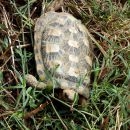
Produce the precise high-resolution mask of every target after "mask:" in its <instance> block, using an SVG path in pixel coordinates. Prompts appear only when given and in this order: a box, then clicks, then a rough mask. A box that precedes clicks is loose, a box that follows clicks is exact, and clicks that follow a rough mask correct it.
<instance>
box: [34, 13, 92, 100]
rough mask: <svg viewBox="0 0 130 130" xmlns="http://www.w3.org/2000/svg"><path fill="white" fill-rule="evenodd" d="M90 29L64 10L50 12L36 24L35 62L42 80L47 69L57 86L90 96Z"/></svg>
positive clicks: (42, 16) (86, 96)
mask: <svg viewBox="0 0 130 130" xmlns="http://www.w3.org/2000/svg"><path fill="white" fill-rule="evenodd" d="M88 34H89V33H88V30H87V29H86V27H85V26H84V25H83V24H82V23H81V21H79V20H77V19H76V18H74V17H73V16H72V15H71V14H68V13H65V12H60V13H58V12H53V11H50V12H47V13H45V14H43V15H41V16H40V18H38V20H37V22H36V24H35V36H34V39H35V45H34V53H35V61H36V68H37V73H38V75H39V77H40V79H41V80H44V79H45V78H46V75H47V74H46V72H49V73H50V74H51V76H53V77H54V78H55V79H56V82H57V83H58V84H57V85H56V86H55V87H56V88H57V87H58V88H61V89H63V90H67V89H69V90H74V91H75V92H78V93H79V94H80V95H83V96H84V97H85V98H88V97H89V88H88V87H87V86H88V84H89V82H90V71H91V67H92V49H91V42H90V39H89V35H88Z"/></svg>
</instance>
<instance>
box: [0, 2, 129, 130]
mask: <svg viewBox="0 0 130 130" xmlns="http://www.w3.org/2000/svg"><path fill="white" fill-rule="evenodd" d="M49 2H50V1H49V0H48V1H47V2H46V5H45V6H46V7H47V5H48V3H49ZM41 3H42V1H41V0H39V1H38V0H34V1H31V0H23V1H18V0H7V1H5V0H1V1H0V119H1V120H0V128H1V130H7V129H10V130H11V129H13V130H14V129H18V130H19V129H22V130H23V129H25V130H39V129H44V130H51V129H53V130H62V129H66V130H67V129H68V130H71V129H72V130H88V129H89V130H101V129H102V130H108V129H110V130H115V129H116V130H120V129H121V130H127V129H130V123H129V122H130V11H129V10H130V1H129V0H122V1H120V0H115V1H114V0H90V1H86V2H85V0H70V1H69V0H65V5H64V7H63V8H64V10H66V11H67V12H69V13H71V14H72V15H73V16H75V17H76V18H77V19H80V20H81V21H82V23H83V24H84V25H85V26H86V27H87V28H88V30H89V31H90V33H91V34H92V36H93V37H94V39H95V42H94V43H93V44H94V62H93V68H92V74H91V84H90V87H91V88H92V89H91V94H90V98H89V102H88V106H87V107H86V108H85V109H83V108H81V107H80V106H78V105H75V104H73V106H72V105H70V104H69V103H66V102H63V101H61V100H59V99H58V98H56V97H54V96H53V93H52V92H51V91H49V90H46V91H43V90H37V89H35V88H32V87H31V86H27V85H26V80H25V75H26V74H28V73H29V74H33V75H34V76H36V77H37V79H38V76H37V73H36V68H35V61H34V53H33V44H34V39H33V35H34V25H35V21H36V19H37V18H38V17H39V16H40V13H41Z"/></svg>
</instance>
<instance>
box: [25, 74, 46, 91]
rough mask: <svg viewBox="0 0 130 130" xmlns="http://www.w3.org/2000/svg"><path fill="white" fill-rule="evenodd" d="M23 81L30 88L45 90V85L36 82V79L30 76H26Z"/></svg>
mask: <svg viewBox="0 0 130 130" xmlns="http://www.w3.org/2000/svg"><path fill="white" fill-rule="evenodd" d="M25 79H26V82H27V84H29V85H30V86H32V87H36V88H38V89H45V88H47V86H48V85H47V84H45V83H43V82H39V81H37V79H36V78H35V77H34V76H33V75H31V74H27V75H26V76H25Z"/></svg>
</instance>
